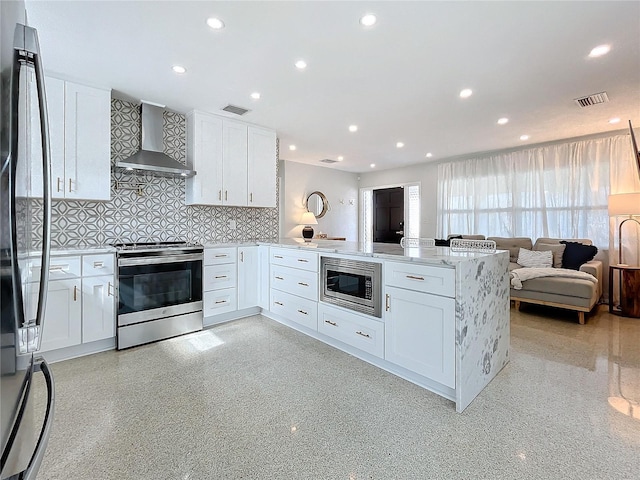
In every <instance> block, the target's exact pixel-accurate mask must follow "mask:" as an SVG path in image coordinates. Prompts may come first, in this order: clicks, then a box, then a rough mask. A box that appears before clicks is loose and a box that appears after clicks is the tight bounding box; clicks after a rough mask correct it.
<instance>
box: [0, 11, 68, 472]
mask: <svg viewBox="0 0 640 480" xmlns="http://www.w3.org/2000/svg"><path fill="white" fill-rule="evenodd" d="M26 20H27V18H26V13H25V5H24V2H23V1H22V0H17V1H16V0H2V1H0V22H1V24H0V35H1V37H0V61H1V63H0V68H1V69H0V75H1V84H0V85H1V89H0V91H1V97H0V101H1V103H0V112H1V117H0V119H1V122H2V123H1V124H0V131H1V157H0V160H1V162H2V165H1V166H2V180H1V188H0V220H1V230H0V262H1V264H0V267H1V276H0V277H1V281H2V283H1V287H2V295H1V298H0V309H1V311H2V323H1V324H0V327H1V332H0V334H1V336H0V371H1V376H0V379H1V383H0V395H1V398H0V422H1V423H0V439H1V441H2V450H1V452H2V457H1V463H0V478H2V479H9V478H11V479H14V478H16V479H33V478H35V476H36V475H37V473H38V469H39V467H40V463H41V461H42V458H43V456H44V451H45V449H46V446H47V442H48V439H49V432H50V429H51V424H52V422H53V410H54V397H55V395H54V382H53V377H52V375H51V372H50V370H49V367H48V365H47V363H46V362H45V361H44V359H43V358H42V357H39V356H37V351H38V349H39V348H40V341H41V338H42V335H43V334H44V335H46V330H44V329H43V328H44V325H43V319H44V311H45V304H46V296H47V285H48V274H49V250H50V230H51V228H50V226H51V191H50V169H51V166H50V160H49V142H48V124H47V109H46V99H45V91H44V78H43V68H42V60H41V56H40V48H39V45H38V36H37V32H36V30H35V29H33V28H31V27H29V26H28V25H27V21H26ZM31 262H34V263H40V262H42V263H41V265H42V268H39V269H37V273H33V272H36V270H35V269H33V270H32V269H29V268H28V267H29V265H30V263H31ZM34 289H35V291H36V292H37V294H35V295H32V294H31V293H30V292H32V291H34ZM26 292H29V293H28V294H25V293H26ZM29 298H37V304H34V305H31V304H30V303H29ZM34 303H36V301H34ZM34 353H35V354H34Z"/></svg>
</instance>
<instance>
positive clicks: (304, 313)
mask: <svg viewBox="0 0 640 480" xmlns="http://www.w3.org/2000/svg"><path fill="white" fill-rule="evenodd" d="M298 313H301V314H303V315H309V314H308V313H307V312H305V311H304V310H298Z"/></svg>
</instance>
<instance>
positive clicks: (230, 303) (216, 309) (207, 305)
mask: <svg viewBox="0 0 640 480" xmlns="http://www.w3.org/2000/svg"><path fill="white" fill-rule="evenodd" d="M236 292H237V290H236V289H235V288H223V289H221V290H212V291H210V292H204V306H203V309H204V316H205V317H210V316H212V315H220V314H221V313H228V312H235V311H236V310H237V309H238V302H237V298H236Z"/></svg>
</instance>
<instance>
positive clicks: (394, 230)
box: [373, 187, 404, 243]
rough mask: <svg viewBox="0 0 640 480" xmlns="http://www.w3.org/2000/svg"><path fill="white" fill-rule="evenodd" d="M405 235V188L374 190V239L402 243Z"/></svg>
mask: <svg viewBox="0 0 640 480" xmlns="http://www.w3.org/2000/svg"><path fill="white" fill-rule="evenodd" d="M403 236H404V189H403V188H402V187H395V188H383V189H380V190H374V191H373V241H374V242H382V243H400V239H401V238H402V237H403Z"/></svg>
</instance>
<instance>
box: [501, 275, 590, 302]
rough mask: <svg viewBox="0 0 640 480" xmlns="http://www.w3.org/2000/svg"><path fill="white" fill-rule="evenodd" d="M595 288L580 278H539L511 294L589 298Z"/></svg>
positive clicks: (531, 280)
mask: <svg viewBox="0 0 640 480" xmlns="http://www.w3.org/2000/svg"><path fill="white" fill-rule="evenodd" d="M597 288H598V286H597V284H595V283H593V282H590V281H589V280H582V279H580V278H567V277H540V278H531V279H529V280H527V281H525V282H522V290H514V289H511V293H512V296H515V297H522V296H523V295H522V294H521V292H529V293H532V292H538V293H547V294H554V295H561V296H563V297H578V298H591V297H593V296H594V293H595V292H596V290H597Z"/></svg>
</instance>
